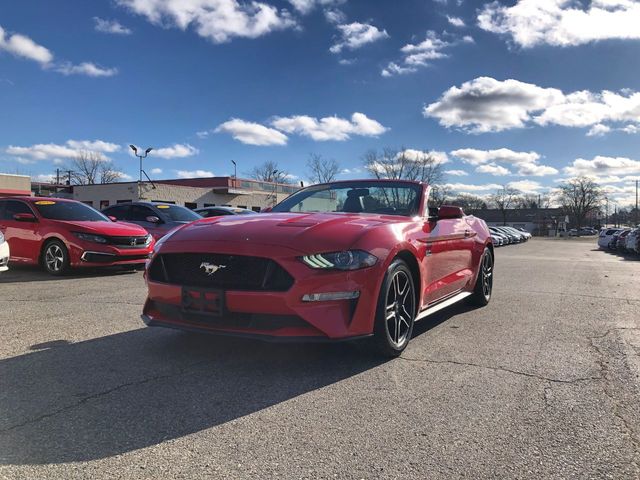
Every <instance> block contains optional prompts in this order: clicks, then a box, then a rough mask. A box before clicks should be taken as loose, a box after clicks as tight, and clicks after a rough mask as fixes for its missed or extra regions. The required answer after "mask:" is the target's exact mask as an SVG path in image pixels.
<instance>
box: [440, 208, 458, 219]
mask: <svg viewBox="0 0 640 480" xmlns="http://www.w3.org/2000/svg"><path fill="white" fill-rule="evenodd" d="M462 217H464V211H463V210H462V208H460V207H454V206H452V205H443V206H441V207H440V208H439V209H438V220H445V219H447V218H462Z"/></svg>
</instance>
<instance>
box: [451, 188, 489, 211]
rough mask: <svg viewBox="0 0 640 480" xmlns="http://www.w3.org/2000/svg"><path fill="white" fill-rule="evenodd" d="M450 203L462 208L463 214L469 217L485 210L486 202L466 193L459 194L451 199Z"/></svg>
mask: <svg viewBox="0 0 640 480" xmlns="http://www.w3.org/2000/svg"><path fill="white" fill-rule="evenodd" d="M450 203H451V205H456V206H458V207H462V209H463V210H464V211H465V213H468V214H470V215H475V214H477V213H478V212H480V211H482V210H486V209H487V202H485V201H484V199H482V198H481V197H478V196H476V195H469V194H466V193H461V194H459V195H457V196H456V197H454V198H452V199H451V201H450Z"/></svg>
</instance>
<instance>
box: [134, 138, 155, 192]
mask: <svg viewBox="0 0 640 480" xmlns="http://www.w3.org/2000/svg"><path fill="white" fill-rule="evenodd" d="M129 148H131V150H133V154H134V155H135V156H136V157H138V158H139V159H140V179H139V180H138V200H141V199H142V173H143V172H144V170H142V159H144V158H147V155H149V152H150V151H151V150H153V148H152V147H149V148H147V149H146V150H145V151H144V155H138V149H137V148H136V147H135V145H129ZM145 175H146V173H145Z"/></svg>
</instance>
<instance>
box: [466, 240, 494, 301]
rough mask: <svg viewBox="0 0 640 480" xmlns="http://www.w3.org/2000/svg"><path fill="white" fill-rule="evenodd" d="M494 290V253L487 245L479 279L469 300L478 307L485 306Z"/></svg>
mask: <svg viewBox="0 0 640 480" xmlns="http://www.w3.org/2000/svg"><path fill="white" fill-rule="evenodd" d="M492 291H493V254H492V253H491V250H490V249H489V248H488V247H485V249H484V252H483V254H482V258H481V259H480V265H479V266H478V279H477V280H476V286H475V288H474V289H473V293H472V294H471V297H469V302H470V303H471V304H472V305H476V306H478V307H484V306H485V305H487V304H488V303H489V301H490V300H491V293H492Z"/></svg>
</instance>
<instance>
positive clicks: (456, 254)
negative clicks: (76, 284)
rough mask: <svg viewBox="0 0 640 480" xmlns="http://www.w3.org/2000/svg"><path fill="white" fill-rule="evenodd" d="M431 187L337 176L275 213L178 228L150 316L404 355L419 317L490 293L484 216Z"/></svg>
mask: <svg viewBox="0 0 640 480" xmlns="http://www.w3.org/2000/svg"><path fill="white" fill-rule="evenodd" d="M428 194H429V187H428V186H427V185H423V184H420V183H416V182H407V181H391V180H386V181H385V180H360V181H346V182H334V183H329V184H322V185H314V186H311V187H308V188H305V189H302V190H300V191H298V192H297V193H295V194H293V195H291V196H290V197H288V198H287V199H286V200H284V201H283V202H281V203H280V204H278V205H277V206H275V207H274V208H273V210H272V211H271V213H263V214H260V215H229V216H222V217H215V218H206V219H202V220H199V221H197V222H193V223H190V224H188V225H185V226H182V227H179V228H177V229H175V230H173V232H172V233H170V234H168V235H167V236H165V237H163V238H162V239H161V240H159V241H158V243H157V244H156V248H155V253H154V255H153V257H152V260H151V261H150V264H149V265H148V267H147V272H146V279H147V283H148V288H149V296H148V299H147V301H146V304H145V306H144V312H143V320H144V321H145V322H146V323H147V324H148V325H151V326H153V325H157V326H164V327H171V328H179V329H186V330H194V331H200V332H209V333H217V334H226V335H249V336H257V337H260V338H267V339H279V340H292V339H300V338H303V339H307V340H309V339H311V340H314V341H318V340H344V339H355V338H361V337H372V338H371V340H372V344H373V345H374V346H375V347H376V348H377V349H378V350H379V351H380V352H381V353H383V354H384V355H387V356H395V355H399V354H400V353H401V352H402V351H403V350H404V348H405V347H406V346H407V343H408V342H409V339H410V338H411V333H412V331H413V325H414V321H416V320H419V319H420V318H422V317H424V316H426V315H428V314H430V313H433V312H435V311H438V310H440V309H441V308H444V307H446V306H448V305H451V304H452V303H454V302H456V301H459V300H462V299H465V298H466V299H469V300H471V301H472V302H473V303H475V304H477V305H486V304H487V303H488V302H489V300H490V298H491V290H492V285H493V244H492V243H491V236H490V233H489V230H488V228H487V226H486V224H485V223H484V221H483V220H481V219H478V218H475V217H473V216H465V215H464V212H463V211H462V209H461V208H459V207H452V206H443V207H440V208H439V209H438V208H435V209H429V208H428Z"/></svg>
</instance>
